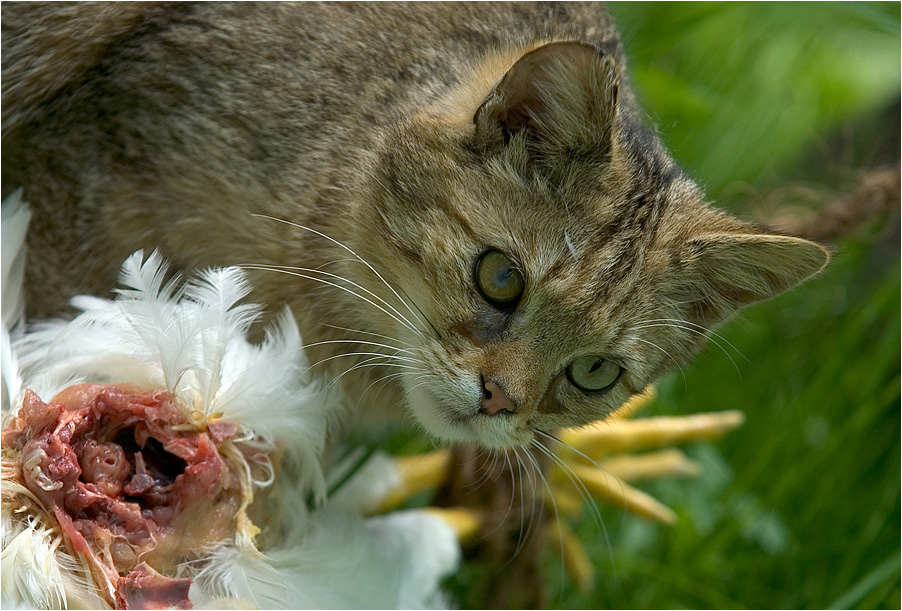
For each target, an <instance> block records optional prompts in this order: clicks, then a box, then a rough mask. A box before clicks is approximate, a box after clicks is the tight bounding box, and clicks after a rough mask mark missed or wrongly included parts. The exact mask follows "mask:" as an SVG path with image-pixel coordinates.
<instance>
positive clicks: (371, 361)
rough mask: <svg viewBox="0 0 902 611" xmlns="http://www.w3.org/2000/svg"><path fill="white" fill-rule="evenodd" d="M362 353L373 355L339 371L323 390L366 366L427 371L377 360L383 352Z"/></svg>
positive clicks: (424, 372) (423, 372)
mask: <svg viewBox="0 0 902 611" xmlns="http://www.w3.org/2000/svg"><path fill="white" fill-rule="evenodd" d="M364 354H374V355H375V356H373V357H371V358H369V359H365V360H363V361H361V362H359V363H356V364H354V365H352V366H351V367H348V368H347V369H345V370H344V371H343V372H341V373H340V374H338V375H337V376H335V377H334V378H332V380H331V381H330V382H329V383H328V384H327V385H326V387H325V389H324V391H328V390H329V389H331V388H332V386H334V385H335V384H337V383H338V382H339V381H340V380H341V378H343V377H344V376H345V375H347V374H348V373H351V372H352V371H357V370H359V369H365V368H367V367H395V368H397V369H409V370H412V371H416V372H418V373H419V374H421V375H423V374H428V373H429V372H427V371H425V370H423V369H421V368H419V367H410V366H408V365H399V364H398V363H391V362H385V361H382V360H379V359H380V358H381V357H384V356H385V355H383V354H378V353H364ZM339 356H345V355H339ZM398 373H404V372H398ZM324 394H325V393H324Z"/></svg>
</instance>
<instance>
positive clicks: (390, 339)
mask: <svg viewBox="0 0 902 611" xmlns="http://www.w3.org/2000/svg"><path fill="white" fill-rule="evenodd" d="M322 324H323V326H324V327H329V328H331V329H338V330H341V331H347V332H348V333H360V334H361V335H369V336H372V337H379V338H382V339H384V340H388V341H390V342H398V343H399V344H403V345H405V346H409V347H411V348H412V347H414V345H413V344H411V343H410V342H405V341H404V340H402V339H399V338H397V337H391V336H390V335H384V334H382V333H373V332H372V331H362V330H360V329H351V328H349V327H341V326H338V325H332V324H329V323H322Z"/></svg>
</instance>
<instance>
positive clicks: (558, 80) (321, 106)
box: [2, 2, 830, 448]
mask: <svg viewBox="0 0 902 611" xmlns="http://www.w3.org/2000/svg"><path fill="white" fill-rule="evenodd" d="M2 23H3V40H2V45H3V59H2V63H3V66H2V68H3V102H4V103H3V168H2V171H3V178H2V184H3V191H4V194H5V193H8V192H11V191H12V190H13V189H16V188H19V187H21V188H23V189H24V197H25V199H26V200H27V201H29V202H30V203H31V204H32V206H33V207H34V218H33V221H32V228H31V230H30V234H29V238H28V244H29V249H30V250H29V259H28V264H27V272H26V282H27V289H26V295H27V308H28V315H29V316H30V317H32V318H39V317H44V316H50V315H55V314H59V313H60V312H62V311H64V310H65V308H66V302H67V300H68V298H70V297H71V296H73V295H75V294H78V293H94V294H105V293H106V292H108V291H109V290H110V289H111V287H113V286H114V284H115V281H116V271H117V269H118V266H119V264H120V263H121V262H122V260H123V259H124V258H125V257H126V256H128V255H129V254H130V253H131V252H133V251H135V250H137V249H139V248H144V249H146V250H150V249H159V250H160V251H161V252H162V253H163V255H165V256H166V257H167V258H169V259H170V260H171V261H172V263H173V264H174V266H175V267H176V268H179V269H185V270H187V269H193V268H200V267H206V266H223V265H241V266H243V267H244V268H245V269H246V270H248V272H249V274H250V278H251V281H252V284H253V287H254V292H253V295H252V298H253V300H254V301H262V302H263V303H266V304H267V306H268V308H269V309H270V310H271V312H273V313H276V312H278V311H280V309H282V308H284V307H286V306H287V307H290V308H291V309H292V311H293V312H294V314H295V315H296V316H297V318H298V321H299V324H300V328H301V330H302V335H303V337H304V339H305V341H306V342H307V344H308V350H309V354H310V357H311V362H312V363H314V371H315V372H316V373H317V375H319V376H322V378H323V379H324V380H326V381H329V380H340V383H341V386H342V388H343V389H344V391H345V392H346V393H347V394H348V396H349V397H350V398H351V399H352V400H353V401H354V402H356V403H357V404H359V405H360V406H361V412H363V414H362V415H361V417H363V416H364V415H366V413H370V412H371V413H375V414H381V413H382V412H383V410H389V411H393V410H396V409H397V408H398V407H405V408H406V409H407V410H409V412H410V413H411V414H412V415H413V417H414V420H415V421H416V422H418V423H419V424H420V425H421V427H422V428H423V429H424V430H425V431H426V432H428V433H429V434H431V435H433V436H435V437H437V438H439V439H441V440H445V441H449V442H465V443H474V444H477V445H479V446H482V447H487V448H507V447H522V446H528V445H529V444H531V443H533V441H534V439H535V437H536V435H537V434H540V433H541V432H547V431H552V430H554V429H558V428H561V427H571V426H580V425H585V424H587V423H590V422H593V421H597V420H600V419H603V418H604V417H605V416H606V415H607V414H609V413H610V412H611V411H612V410H614V409H615V408H617V407H618V406H619V405H621V404H622V403H623V402H624V401H626V400H627V399H628V398H629V397H630V396H632V395H634V394H636V393H639V392H641V391H642V390H643V389H645V388H646V387H648V386H649V385H650V384H652V383H653V382H654V381H655V380H657V379H658V378H659V377H660V376H662V375H663V374H664V373H666V372H667V371H669V370H671V369H673V368H676V367H678V366H683V365H685V364H686V363H688V362H689V360H690V359H691V357H692V356H693V355H694V354H696V353H697V352H698V351H699V350H700V349H701V348H702V347H703V346H704V344H705V342H706V339H707V336H708V333H709V330H710V329H711V328H712V326H714V325H716V324H718V323H719V322H720V321H722V320H723V319H725V318H726V317H728V316H729V315H730V314H731V313H732V312H734V311H735V310H736V309H738V308H740V307H742V306H745V305H747V304H750V303H752V302H755V301H759V300H762V299H768V298H771V297H774V296H775V295H777V294H779V293H781V292H783V291H785V290H787V289H789V288H791V287H793V286H795V285H796V284H798V283H800V282H801V281H803V280H805V279H806V278H808V277H810V276H812V275H814V274H815V273H817V272H818V271H819V270H820V269H821V268H822V267H823V266H824V265H825V264H826V263H827V261H828V259H829V256H830V255H829V252H828V250H827V249H825V248H824V247H822V246H820V245H818V244H816V243H813V242H810V241H807V240H804V239H801V238H797V237H792V236H788V235H779V234H777V233H775V232H772V231H769V230H767V229H765V228H762V227H757V226H753V225H751V224H749V223H746V222H743V221H741V220H739V219H736V218H733V217H732V216H730V215H728V214H726V213H724V212H722V211H719V210H717V209H715V208H713V207H711V206H710V205H709V204H708V203H707V202H706V201H705V196H704V194H703V193H702V191H701V190H700V189H699V187H698V186H697V185H696V184H695V183H694V182H693V181H692V179H691V178H690V177H689V176H688V175H687V174H686V173H685V172H684V171H683V170H681V169H680V167H678V165H677V164H676V163H675V161H674V160H673V158H672V157H671V156H670V154H669V153H668V152H667V150H666V149H665V148H664V146H663V145H662V144H661V142H660V141H659V139H658V138H657V137H656V135H655V133H654V132H653V131H652V130H651V129H649V128H648V127H646V126H645V125H643V120H642V114H641V111H640V109H639V106H638V104H637V100H636V96H635V95H634V93H633V91H632V89H631V88H630V83H629V79H628V76H627V71H626V62H625V58H624V53H623V49H622V44H621V42H620V39H619V37H618V34H617V31H616V28H615V25H614V23H613V20H612V19H611V17H610V16H609V14H608V13H607V10H606V8H605V7H604V6H603V5H601V4H596V3H570V2H567V3H553V2H538V3H523V4H517V3H510V4H509V3H472V4H471V3H422V4H420V3H414V4H393V3H379V4H367V3H361V4H357V3H328V4H319V3H302V4H290V3H234V4H232V3H219V2H217V3H196V4H195V3H172V4H170V3H134V4H133V3H115V4H113V3H110V4H104V3H96V4H94V3H86V4H84V3H77V4H71V5H70V4H52V3H47V4H45V3H17V2H4V3H3V5H2Z"/></svg>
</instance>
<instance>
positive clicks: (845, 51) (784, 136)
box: [610, 2, 900, 198]
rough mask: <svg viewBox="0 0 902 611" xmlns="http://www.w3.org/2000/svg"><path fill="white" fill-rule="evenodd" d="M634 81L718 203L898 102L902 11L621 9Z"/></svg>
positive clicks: (648, 5)
mask: <svg viewBox="0 0 902 611" xmlns="http://www.w3.org/2000/svg"><path fill="white" fill-rule="evenodd" d="M610 9H611V12H612V13H613V15H614V17H615V19H616V20H617V23H618V26H619V29H620V31H621V35H622V37H623V41H624V44H625V46H626V51H627V55H628V58H629V72H630V78H631V80H632V82H633V86H634V88H635V89H636V91H637V93H638V94H639V98H640V101H641V103H642V106H643V108H644V110H645V111H646V112H647V113H648V115H649V117H650V119H651V122H652V123H653V124H656V125H657V126H658V127H659V130H660V132H661V137H662V138H663V140H664V141H665V143H666V144H667V145H668V146H669V147H670V149H671V151H672V152H673V153H674V156H675V157H676V158H677V159H678V160H679V161H680V162H681V163H682V164H683V165H684V167H686V168H687V170H688V171H689V172H690V173H691V174H692V175H693V176H694V177H695V178H696V179H697V180H698V181H699V182H700V184H701V185H702V186H704V187H705V188H706V190H707V191H708V193H709V195H711V196H712V197H715V198H716V197H718V196H719V194H720V192H721V190H722V189H723V188H724V187H725V186H726V185H727V184H728V183H730V182H733V181H747V182H756V181H759V180H760V179H761V178H762V177H764V176H766V175H768V174H770V173H775V172H776V173H785V170H786V166H787V165H791V164H792V163H793V162H795V161H798V158H799V156H800V155H801V154H802V153H804V152H805V150H806V149H808V148H810V146H811V144H812V142H815V141H816V140H818V139H820V138H823V137H824V135H825V134H826V133H827V132H828V131H829V130H830V129H831V128H835V127H837V126H838V125H839V124H840V123H841V122H843V121H845V120H848V119H849V118H850V117H858V116H864V115H867V114H869V113H871V112H873V111H875V110H878V109H879V108H880V107H881V105H884V104H886V103H887V101H888V100H889V99H891V98H892V97H893V96H897V95H898V91H899V72H900V56H899V4H898V3H895V2H886V3H877V4H871V3H854V2H853V3H832V2H831V3H804V2H768V3H763V4H762V3H748V2H700V3H697V2H686V3H683V2H622V3H621V2H614V3H611V4H610Z"/></svg>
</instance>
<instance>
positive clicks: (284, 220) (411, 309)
mask: <svg viewBox="0 0 902 611" xmlns="http://www.w3.org/2000/svg"><path fill="white" fill-rule="evenodd" d="M254 216H256V217H259V218H264V219H269V220H271V221H276V222H279V223H285V224H286V225H290V226H292V227H296V228H298V229H303V230H304V231H309V232H311V233H314V234H316V235H318V236H320V237H321V238H325V239H326V240H329V241H330V242H332V243H333V244H335V245H336V246H339V247H340V248H343V249H344V250H346V251H348V252H349V253H351V254H352V255H353V256H354V257H355V258H356V259H357V260H358V261H360V262H361V263H363V264H364V265H366V266H367V268H369V270H370V271H371V272H373V273H374V274H375V275H376V277H377V278H379V280H381V281H382V283H383V284H384V285H385V286H386V287H387V288H388V290H390V291H391V292H392V293H394V295H395V297H397V298H398V301H400V302H401V303H403V304H404V305H405V306H406V307H407V309H408V310H409V311H410V313H411V314H413V315H414V316H419V314H417V313H416V312H414V310H413V308H411V307H410V304H408V303H407V302H406V301H405V300H404V299H403V298H402V297H401V295H399V294H398V292H397V291H396V290H395V289H394V288H393V287H392V285H391V284H389V282H388V281H387V280H386V279H385V278H384V277H383V276H382V274H380V273H379V272H378V271H377V270H376V268H375V267H373V266H372V265H370V263H369V262H368V261H367V260H366V259H364V258H363V257H361V256H360V255H358V254H357V253H356V252H354V250H353V249H351V248H350V247H349V246H347V245H345V244H343V243H342V242H340V241H338V240H336V239H335V238H333V237H331V236H328V235H326V234H325V233H323V232H321V231H318V230H316V229H313V228H312V227H307V226H305V225H301V224H299V223H293V222H291V221H288V220H286V219H280V218H277V217H274V216H269V215H265V214H254ZM427 322H428V321H427ZM428 324H429V325H430V326H432V323H428ZM433 329H435V327H433Z"/></svg>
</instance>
